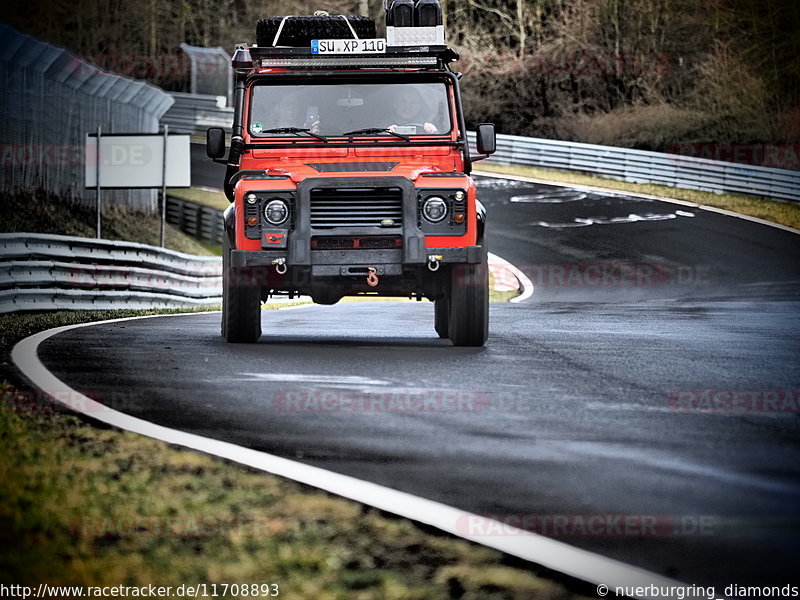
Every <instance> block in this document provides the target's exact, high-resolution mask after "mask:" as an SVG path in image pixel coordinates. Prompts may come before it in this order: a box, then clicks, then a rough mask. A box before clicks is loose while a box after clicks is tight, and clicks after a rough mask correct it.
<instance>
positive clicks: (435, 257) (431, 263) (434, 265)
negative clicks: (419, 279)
mask: <svg viewBox="0 0 800 600" xmlns="http://www.w3.org/2000/svg"><path fill="white" fill-rule="evenodd" d="M440 260H442V256H441V255H439V254H429V255H428V269H430V270H431V271H432V272H434V273H435V272H436V271H438V270H439V267H440V266H441V265H440V264H439V261H440Z"/></svg>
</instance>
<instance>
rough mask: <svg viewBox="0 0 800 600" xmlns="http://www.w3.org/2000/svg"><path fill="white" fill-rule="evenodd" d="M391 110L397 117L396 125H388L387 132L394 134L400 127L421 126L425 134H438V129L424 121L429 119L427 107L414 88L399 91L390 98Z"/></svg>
mask: <svg viewBox="0 0 800 600" xmlns="http://www.w3.org/2000/svg"><path fill="white" fill-rule="evenodd" d="M392 108H393V109H394V114H395V115H397V120H398V122H397V123H394V124H392V125H389V131H392V132H395V131H396V130H397V128H398V127H400V126H402V125H411V124H418V125H422V128H423V129H424V130H425V133H438V132H439V128H438V127H436V125H434V124H433V123H431V122H430V121H427V120H426V119H429V118H430V116H431V115H430V111H429V110H428V106H427V105H426V104H425V102H423V100H422V97H421V96H420V94H419V92H418V91H417V90H415V89H414V88H404V89H400V90H399V91H398V93H397V94H396V95H394V97H393V98H392Z"/></svg>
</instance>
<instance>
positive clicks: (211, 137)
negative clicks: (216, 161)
mask: <svg viewBox="0 0 800 600" xmlns="http://www.w3.org/2000/svg"><path fill="white" fill-rule="evenodd" d="M206 154H207V155H208V158H222V157H223V156H225V130H224V129H223V128H222V127H211V128H210V129H209V130H208V131H206Z"/></svg>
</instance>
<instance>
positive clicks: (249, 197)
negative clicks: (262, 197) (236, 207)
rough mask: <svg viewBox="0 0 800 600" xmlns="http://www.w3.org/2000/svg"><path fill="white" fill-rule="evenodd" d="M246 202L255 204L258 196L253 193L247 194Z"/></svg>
mask: <svg viewBox="0 0 800 600" xmlns="http://www.w3.org/2000/svg"><path fill="white" fill-rule="evenodd" d="M245 199H246V200H247V203H248V204H255V203H256V200H258V197H257V196H256V195H255V194H247V196H246V198H245Z"/></svg>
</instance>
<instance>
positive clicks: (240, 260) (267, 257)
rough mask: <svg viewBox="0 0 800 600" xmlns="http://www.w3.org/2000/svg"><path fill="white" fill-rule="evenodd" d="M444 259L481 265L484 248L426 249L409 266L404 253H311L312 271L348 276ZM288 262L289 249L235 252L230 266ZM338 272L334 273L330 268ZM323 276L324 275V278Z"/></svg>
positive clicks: (443, 261)
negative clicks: (351, 272) (366, 269)
mask: <svg viewBox="0 0 800 600" xmlns="http://www.w3.org/2000/svg"><path fill="white" fill-rule="evenodd" d="M431 255H432V256H437V257H441V258H440V259H438V260H439V262H440V263H441V264H443V265H446V264H450V263H462V264H463V263H466V264H479V263H480V262H481V261H482V260H483V248H482V247H481V246H466V247H463V248H426V249H425V260H424V262H422V263H421V264H420V263H418V262H416V261H415V262H413V263H408V262H405V261H404V260H403V253H402V250H313V251H311V252H310V265H303V266H310V267H312V272H313V270H314V268H318V269H317V271H319V272H320V275H322V272H323V271H324V272H326V273H327V272H330V274H331V275H334V274H336V275H339V274H340V275H347V274H349V273H346V272H343V271H342V269H348V268H351V267H359V266H364V267H383V268H384V269H385V272H384V274H386V275H395V274H396V275H399V274H401V273H402V271H403V269H404V268H411V267H420V266H425V265H426V264H427V258H428V256H431ZM282 261H285V263H286V265H287V266H288V267H290V268H291V267H292V266H294V265H293V264H292V262H291V261H290V260H289V257H288V253H287V251H286V250H232V251H231V266H233V267H235V268H238V269H241V268H249V267H265V266H270V265H274V264H277V263H278V262H282ZM331 267H332V268H335V269H336V270H337V272H336V273H334V272H333V271H332V270H331V269H330V268H331ZM322 276H324V275H322Z"/></svg>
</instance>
